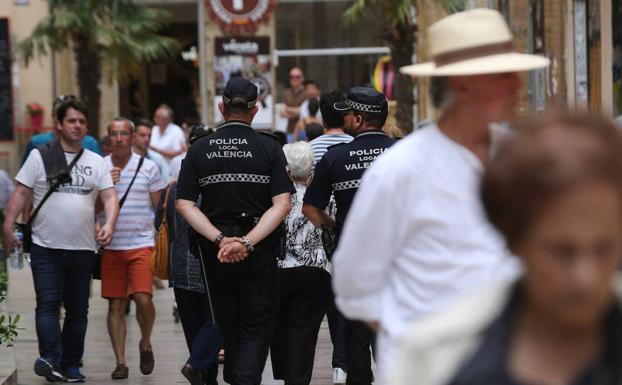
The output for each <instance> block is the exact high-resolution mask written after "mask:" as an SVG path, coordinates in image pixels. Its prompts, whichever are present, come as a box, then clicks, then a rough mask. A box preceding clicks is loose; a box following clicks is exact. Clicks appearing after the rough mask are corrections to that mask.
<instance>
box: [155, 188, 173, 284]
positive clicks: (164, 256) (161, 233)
mask: <svg viewBox="0 0 622 385" xmlns="http://www.w3.org/2000/svg"><path fill="white" fill-rule="evenodd" d="M172 189H173V183H171V184H169V185H168V187H167V188H166V193H165V195H164V202H163V203H162V222H161V223H160V228H159V229H158V232H157V233H156V236H155V246H154V248H153V253H152V254H151V261H150V267H151V274H153V275H154V276H155V277H158V278H160V279H168V269H169V265H168V260H169V253H170V250H169V249H170V239H169V226H168V215H167V213H168V211H167V207H168V198H169V196H170V195H171V190H172Z"/></svg>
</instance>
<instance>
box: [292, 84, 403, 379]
mask: <svg viewBox="0 0 622 385" xmlns="http://www.w3.org/2000/svg"><path fill="white" fill-rule="evenodd" d="M333 107H334V109H335V110H337V111H341V112H342V113H343V114H344V121H345V126H344V129H345V130H347V131H349V132H354V133H355V134H356V137H355V138H354V140H353V141H351V142H350V143H345V144H339V145H336V146H333V147H331V148H330V149H329V150H328V152H327V153H326V154H325V155H324V156H323V157H322V159H321V160H320V161H319V162H318V163H317V164H316V166H315V176H314V178H313V181H312V182H311V185H309V187H308V188H307V191H306V193H305V196H304V199H303V201H304V205H303V208H302V212H303V214H304V215H305V216H306V217H307V218H309V220H311V222H313V224H315V225H316V226H318V227H323V228H325V227H329V228H335V230H336V233H337V237H338V236H339V235H338V234H339V233H341V230H342V228H343V224H344V222H345V219H346V215H348V211H349V209H350V205H351V204H352V201H353V200H354V196H355V194H356V192H357V190H358V187H359V186H360V184H361V178H362V177H363V173H364V172H365V170H366V169H367V168H369V167H370V166H371V164H372V163H373V162H374V160H375V159H376V158H377V157H378V156H380V155H381V154H382V153H383V152H385V151H386V150H387V149H388V148H389V147H391V146H392V145H393V144H394V143H395V140H394V139H391V138H389V137H388V136H387V135H386V134H385V133H384V132H383V131H382V127H383V126H384V123H385V121H386V119H387V115H388V112H389V107H388V102H387V99H386V97H385V96H384V95H383V94H381V93H379V92H377V91H376V90H374V89H373V88H366V87H354V88H352V89H351V90H350V91H349V92H348V96H347V98H346V100H344V101H340V102H337V103H335V104H334V106H333ZM331 194H334V195H335V201H336V203H337V213H336V215H335V220H334V221H333V220H332V219H331V218H330V216H329V215H328V213H327V212H326V211H325V208H326V207H327V206H328V203H329V200H330V196H331ZM345 339H346V367H347V369H348V376H347V382H346V383H347V384H361V385H362V384H366V385H371V383H372V381H373V374H372V371H371V354H370V346H371V344H372V340H373V333H372V331H371V330H370V329H369V328H368V327H367V326H366V325H365V324H363V323H362V322H359V321H352V320H346V324H345Z"/></svg>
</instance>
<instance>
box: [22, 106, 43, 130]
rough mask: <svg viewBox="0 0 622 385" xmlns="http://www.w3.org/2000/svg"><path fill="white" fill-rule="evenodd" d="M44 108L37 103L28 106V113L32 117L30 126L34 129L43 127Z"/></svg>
mask: <svg viewBox="0 0 622 385" xmlns="http://www.w3.org/2000/svg"><path fill="white" fill-rule="evenodd" d="M43 111H44V110H43V106H42V105H41V104H39V103H37V102H32V103H28V104H26V112H27V113H28V116H30V125H31V126H32V127H41V126H43Z"/></svg>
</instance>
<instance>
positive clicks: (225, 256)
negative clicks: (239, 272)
mask: <svg viewBox="0 0 622 385" xmlns="http://www.w3.org/2000/svg"><path fill="white" fill-rule="evenodd" d="M246 257H248V250H247V249H246V246H244V243H243V242H242V238H238V237H225V238H223V240H222V241H220V250H218V260H219V261H220V262H221V263H237V262H242V261H243V260H245V259H246Z"/></svg>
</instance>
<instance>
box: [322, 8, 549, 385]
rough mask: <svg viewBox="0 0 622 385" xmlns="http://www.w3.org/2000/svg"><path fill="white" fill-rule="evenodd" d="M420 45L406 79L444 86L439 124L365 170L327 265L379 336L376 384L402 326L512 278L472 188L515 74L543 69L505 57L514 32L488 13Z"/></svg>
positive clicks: (509, 108)
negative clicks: (425, 54) (422, 49)
mask: <svg viewBox="0 0 622 385" xmlns="http://www.w3.org/2000/svg"><path fill="white" fill-rule="evenodd" d="M427 36H428V37H429V39H430V41H429V47H430V50H431V52H430V56H431V57H432V58H433V60H434V62H432V63H423V64H417V65H413V66H408V67H405V68H402V71H403V72H405V73H408V74H416V75H418V76H435V77H437V76H444V77H446V78H445V79H443V78H440V80H439V79H437V80H436V82H437V83H440V84H444V85H445V87H442V88H441V89H442V91H443V92H442V93H441V95H442V97H440V98H437V102H439V106H440V107H441V110H442V115H441V117H440V119H439V120H438V122H437V123H431V124H429V125H426V126H425V127H423V128H422V129H420V130H418V131H417V132H415V133H414V134H412V135H410V136H409V137H407V138H405V139H403V140H401V141H400V142H398V143H397V144H396V145H395V146H393V147H392V148H391V149H390V150H389V151H387V152H386V153H385V154H383V155H382V156H381V157H380V158H379V159H378V160H376V161H375V162H374V163H373V165H372V166H371V168H370V169H369V170H368V171H367V172H366V173H365V175H364V177H363V182H362V185H361V187H360V188H359V191H358V193H357V195H356V197H355V199H354V202H353V205H352V207H351V209H350V211H349V215H348V218H347V221H346V223H345V227H344V230H343V233H342V235H341V238H340V243H339V247H338V250H337V251H336V254H335V256H334V268H335V271H334V280H333V285H334V289H335V293H336V297H337V298H336V301H337V305H338V307H339V308H340V309H341V311H342V312H343V313H344V315H345V316H346V317H349V318H353V319H359V320H362V321H366V322H367V323H368V324H369V325H370V326H371V327H373V328H374V329H376V330H377V332H378V334H377V336H378V339H377V344H378V345H377V347H378V349H377V352H378V355H377V364H378V373H377V381H376V382H377V383H384V379H386V376H387V374H388V373H390V372H391V370H392V368H391V364H392V363H393V362H394V361H395V360H396V357H395V350H396V347H397V345H399V338H400V335H401V333H402V331H403V328H404V325H405V324H407V323H409V322H412V321H413V320H415V319H418V318H419V317H422V316H423V315H425V314H428V313H431V312H434V311H436V310H438V309H439V308H440V307H442V306H444V305H445V304H447V303H448V302H450V301H452V300H455V299H456V298H457V297H458V296H459V295H461V294H463V293H464V292H465V291H468V290H471V289H474V288H475V287H476V286H477V285H480V284H483V283H487V281H488V282H489V281H491V280H493V279H497V278H502V277H503V276H508V275H513V274H516V273H517V271H518V269H519V267H518V266H517V265H516V264H515V263H514V260H512V259H510V258H509V253H508V252H507V250H506V248H505V245H504V241H503V239H502V237H501V236H500V235H499V234H498V233H497V232H496V231H495V230H494V228H493V227H492V226H491V225H490V224H489V223H488V221H487V220H486V218H485V216H484V214H483V209H482V206H481V203H480V200H479V196H478V190H479V184H480V177H481V174H482V170H483V164H484V163H486V162H487V161H488V159H489V155H490V151H491V148H492V145H491V144H492V143H493V141H494V140H495V133H493V132H491V129H490V125H491V123H493V122H503V121H509V120H511V119H512V117H513V115H514V112H515V109H516V106H517V102H518V91H519V89H520V86H521V81H520V77H519V74H518V72H519V71H525V70H530V69H535V68H543V67H546V66H547V65H548V64H549V61H548V59H546V58H542V57H539V56H534V55H525V54H519V53H515V52H513V48H512V40H513V37H512V34H511V32H510V30H509V28H508V26H507V24H506V22H505V20H504V19H503V17H502V16H501V14H499V13H498V12H496V11H493V10H488V9H477V10H471V11H466V12H461V13H457V14H454V15H451V16H448V17H446V18H444V19H442V20H440V21H439V22H437V23H435V24H433V25H432V26H431V27H430V28H429V29H428V35H427ZM465 47H467V48H465ZM372 229H377V230H376V231H372ZM370 234H371V235H370Z"/></svg>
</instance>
